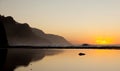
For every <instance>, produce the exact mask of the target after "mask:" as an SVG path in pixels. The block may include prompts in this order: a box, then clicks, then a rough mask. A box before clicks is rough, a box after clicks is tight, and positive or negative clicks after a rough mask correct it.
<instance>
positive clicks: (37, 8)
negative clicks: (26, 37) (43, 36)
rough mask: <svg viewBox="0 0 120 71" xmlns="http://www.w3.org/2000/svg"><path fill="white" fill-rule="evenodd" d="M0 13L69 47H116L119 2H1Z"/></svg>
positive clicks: (8, 0) (119, 12) (108, 0)
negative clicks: (56, 36) (85, 45)
mask: <svg viewBox="0 0 120 71" xmlns="http://www.w3.org/2000/svg"><path fill="white" fill-rule="evenodd" d="M0 9H1V10H0V13H1V14H2V15H5V16H13V17H14V18H15V19H16V21H18V22H23V23H28V24H29V25H30V26H31V27H33V28H38V29H40V30H43V31H44V32H45V33H48V34H49V33H51V34H56V35H60V36H63V37H64V38H65V39H67V40H68V41H70V42H71V43H73V44H82V43H88V44H120V41H119V40H120V37H119V36H120V33H118V31H120V27H119V26H120V20H119V18H120V0H1V1H0ZM98 36H102V38H96V37H98ZM109 37H110V39H109ZM111 38H112V39H111ZM113 38H115V39H113ZM113 40H114V41H113Z"/></svg>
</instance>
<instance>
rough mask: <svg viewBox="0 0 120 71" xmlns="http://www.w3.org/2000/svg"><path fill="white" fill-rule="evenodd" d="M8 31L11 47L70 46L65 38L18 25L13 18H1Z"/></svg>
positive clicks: (24, 24)
mask: <svg viewBox="0 0 120 71" xmlns="http://www.w3.org/2000/svg"><path fill="white" fill-rule="evenodd" d="M0 17H1V18H0V19H1V20H2V22H3V24H4V26H5V30H6V34H7V39H8V43H9V45H12V46H14V45H15V46H16V45H25V46H26V45H27V46H69V45H71V43H69V42H68V41H67V40H66V39H65V38H64V37H62V36H58V35H54V34H46V33H45V32H43V31H42V30H40V29H37V28H32V27H30V26H29V25H28V24H27V23H18V22H16V21H15V20H14V19H13V17H11V16H7V17H5V16H0Z"/></svg>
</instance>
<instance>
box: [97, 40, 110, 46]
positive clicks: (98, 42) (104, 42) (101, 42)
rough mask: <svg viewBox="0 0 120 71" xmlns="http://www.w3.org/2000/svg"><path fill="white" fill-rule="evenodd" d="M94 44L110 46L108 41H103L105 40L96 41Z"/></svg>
mask: <svg viewBox="0 0 120 71" xmlns="http://www.w3.org/2000/svg"><path fill="white" fill-rule="evenodd" d="M96 43H97V44H102V45H105V44H110V41H108V40H105V39H97V40H96Z"/></svg>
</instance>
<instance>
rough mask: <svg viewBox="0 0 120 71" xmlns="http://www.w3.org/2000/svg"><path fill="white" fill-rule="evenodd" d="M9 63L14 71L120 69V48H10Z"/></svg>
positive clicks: (117, 70) (102, 70)
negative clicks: (13, 67)
mask: <svg viewBox="0 0 120 71" xmlns="http://www.w3.org/2000/svg"><path fill="white" fill-rule="evenodd" d="M80 52H83V53H85V54H86V55H84V56H79V55H78V54H79V53H80ZM7 64H8V65H9V64H12V65H14V66H17V68H15V69H14V71H120V50H106V49H105V50H103V49H19V50H18V49H10V50H9V52H8V58H7ZM12 65H11V66H12Z"/></svg>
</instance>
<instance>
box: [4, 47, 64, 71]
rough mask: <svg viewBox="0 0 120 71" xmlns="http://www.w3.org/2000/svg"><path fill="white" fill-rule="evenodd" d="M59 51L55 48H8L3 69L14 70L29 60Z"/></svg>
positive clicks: (5, 70) (25, 64)
mask: <svg viewBox="0 0 120 71" xmlns="http://www.w3.org/2000/svg"><path fill="white" fill-rule="evenodd" d="M61 52H62V50H55V49H54V50H53V49H49V50H48V49H9V50H8V55H7V60H6V63H5V67H4V71H14V69H15V68H17V67H19V66H27V65H29V63H30V62H33V61H38V60H41V59H43V58H44V57H45V56H50V55H55V54H58V53H61Z"/></svg>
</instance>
